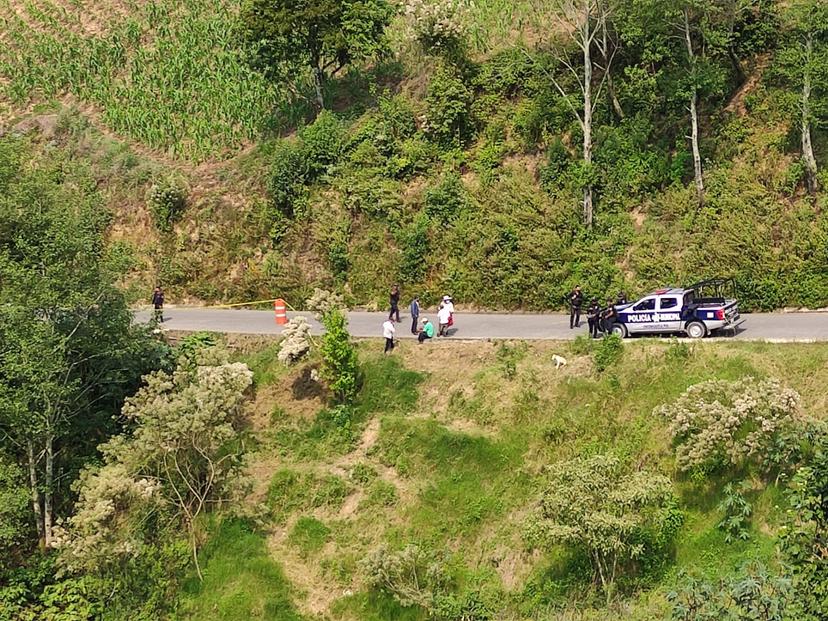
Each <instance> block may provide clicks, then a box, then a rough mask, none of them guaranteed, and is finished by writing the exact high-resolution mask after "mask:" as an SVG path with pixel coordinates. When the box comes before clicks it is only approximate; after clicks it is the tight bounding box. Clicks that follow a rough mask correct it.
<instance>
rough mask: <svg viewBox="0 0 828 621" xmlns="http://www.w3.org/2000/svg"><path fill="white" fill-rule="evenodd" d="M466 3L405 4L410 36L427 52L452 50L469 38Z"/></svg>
mask: <svg viewBox="0 0 828 621" xmlns="http://www.w3.org/2000/svg"><path fill="white" fill-rule="evenodd" d="M467 4H468V2H466V1H464V0H405V4H404V5H403V14H404V15H405V18H406V21H407V24H408V30H409V36H410V37H411V38H412V39H414V40H415V41H417V42H418V43H420V44H421V45H422V46H423V47H424V48H425V49H427V50H428V49H431V48H438V49H440V48H449V47H452V46H455V45H457V44H458V43H460V42H461V41H462V40H463V38H464V37H465V25H464V22H463V13H464V9H465V8H466V6H467Z"/></svg>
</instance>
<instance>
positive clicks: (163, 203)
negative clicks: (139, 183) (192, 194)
mask: <svg viewBox="0 0 828 621" xmlns="http://www.w3.org/2000/svg"><path fill="white" fill-rule="evenodd" d="M147 203H148V204H149V210H150V213H151V214H152V218H153V221H154V222H155V226H156V227H158V230H159V231H161V232H163V233H169V232H170V231H171V230H172V227H173V224H175V223H176V222H178V221H179V220H180V219H181V217H182V216H183V215H184V208H185V207H186V206H187V189H186V188H185V187H184V185H183V184H182V183H181V182H180V181H178V180H176V179H173V178H171V177H168V178H165V179H160V180H158V181H156V182H155V183H154V184H153V185H152V187H151V188H150V190H149V193H148V195H147Z"/></svg>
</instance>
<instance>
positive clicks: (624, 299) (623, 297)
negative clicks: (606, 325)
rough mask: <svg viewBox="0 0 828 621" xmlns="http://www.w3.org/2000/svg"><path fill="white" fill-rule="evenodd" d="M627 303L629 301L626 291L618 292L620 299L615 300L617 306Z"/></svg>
mask: <svg viewBox="0 0 828 621" xmlns="http://www.w3.org/2000/svg"><path fill="white" fill-rule="evenodd" d="M626 303H627V294H626V293H624V292H623V291H621V292H619V293H618V299H617V300H615V304H616V306H623V305H624V304H626Z"/></svg>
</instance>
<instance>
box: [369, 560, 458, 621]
mask: <svg viewBox="0 0 828 621" xmlns="http://www.w3.org/2000/svg"><path fill="white" fill-rule="evenodd" d="M361 565H362V570H363V572H364V573H365V579H366V581H367V582H368V584H369V586H371V587H372V588H375V589H380V590H383V591H386V592H388V593H389V594H391V595H392V596H393V597H394V599H396V600H397V601H398V602H399V603H400V605H402V606H413V605H416V606H420V607H422V608H424V609H425V610H427V611H429V612H430V611H433V610H434V609H435V607H436V602H437V600H438V598H439V596H440V595H441V594H443V593H445V592H446V591H448V589H449V586H450V577H449V575H448V572H447V571H446V568H445V561H444V560H443V559H441V558H439V557H438V556H437V555H435V554H434V553H433V552H431V551H429V550H426V549H423V548H421V547H419V546H416V545H413V544H410V545H407V546H406V547H405V548H403V549H402V550H391V549H390V548H388V547H385V546H383V547H380V548H377V549H376V550H374V551H373V552H371V553H370V554H369V555H368V556H366V557H365V558H364V559H363V560H362V562H361Z"/></svg>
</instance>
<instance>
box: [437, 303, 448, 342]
mask: <svg viewBox="0 0 828 621" xmlns="http://www.w3.org/2000/svg"><path fill="white" fill-rule="evenodd" d="M450 322H451V308H450V307H449V306H448V305H447V304H443V305H441V306H440V310H439V311H437V323H438V324H439V325H440V328H439V330H438V331H437V336H448V329H449V323H450Z"/></svg>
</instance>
